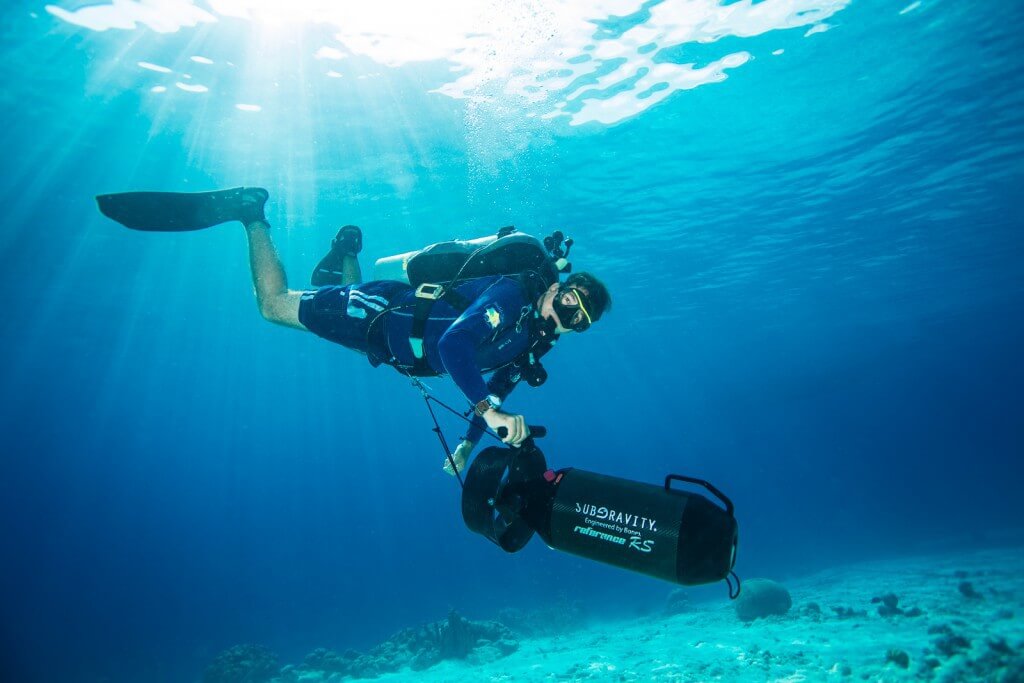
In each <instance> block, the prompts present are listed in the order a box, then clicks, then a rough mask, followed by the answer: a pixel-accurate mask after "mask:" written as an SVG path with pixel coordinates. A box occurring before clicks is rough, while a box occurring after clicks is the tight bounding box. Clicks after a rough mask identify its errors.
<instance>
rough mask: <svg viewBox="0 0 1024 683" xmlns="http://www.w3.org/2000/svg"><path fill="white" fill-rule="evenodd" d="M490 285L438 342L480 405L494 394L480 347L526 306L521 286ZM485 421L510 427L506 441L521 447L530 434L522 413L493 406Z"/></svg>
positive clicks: (448, 365)
mask: <svg viewBox="0 0 1024 683" xmlns="http://www.w3.org/2000/svg"><path fill="white" fill-rule="evenodd" d="M500 284H503V283H502V282H501V281H500V280H499V282H497V283H495V285H496V286H494V287H490V288H488V290H487V292H486V293H485V295H484V296H481V297H480V298H478V299H477V300H476V301H474V302H473V303H472V304H471V305H470V306H469V307H468V308H467V309H466V310H465V311H463V313H462V315H460V316H459V318H458V319H457V320H456V321H455V322H454V323H452V325H451V327H449V328H448V330H447V331H446V332H445V333H444V334H443V335H442V336H441V339H440V340H438V342H437V349H438V352H439V354H440V356H441V362H442V363H443V364H444V367H445V370H446V371H447V373H448V375H449V376H450V377H451V378H452V380H453V381H454V382H455V384H456V385H457V386H458V387H459V389H460V390H461V391H462V393H463V394H464V395H465V396H466V399H467V400H468V401H469V403H470V405H472V406H476V405H479V404H480V403H481V402H482V401H485V400H486V399H487V397H488V396H489V395H490V393H491V392H490V390H489V389H488V386H487V383H486V382H484V378H483V373H482V372H481V370H480V368H479V366H478V365H477V361H476V355H477V349H479V348H480V347H481V346H483V345H484V344H486V343H487V341H488V339H492V338H493V337H494V335H495V334H496V333H497V332H498V331H499V329H500V328H501V327H502V326H504V325H508V324H510V322H509V320H510V318H511V316H512V314H513V312H514V313H515V314H518V312H519V311H520V309H521V308H522V306H523V302H522V296H521V294H520V293H519V288H518V286H515V288H514V289H512V288H506V289H504V291H503V288H501V287H498V285H500ZM482 419H483V420H484V422H486V423H487V426H488V427H490V428H491V429H493V430H495V431H497V429H498V427H506V428H507V429H508V430H509V435H508V436H507V437H506V438H505V439H503V441H504V442H505V443H510V444H513V445H516V446H518V445H519V444H520V443H522V441H523V440H524V439H525V438H526V437H527V436H529V430H528V429H526V426H525V425H526V423H525V420H524V419H523V416H522V415H509V414H507V413H504V412H502V411H500V410H496V409H493V408H492V409H490V410H488V411H487V412H485V413H484V415H483V418H482Z"/></svg>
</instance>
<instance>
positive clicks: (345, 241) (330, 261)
mask: <svg viewBox="0 0 1024 683" xmlns="http://www.w3.org/2000/svg"><path fill="white" fill-rule="evenodd" d="M362 250H363V231H362V230H360V229H359V226H357V225H346V226H344V227H342V229H341V230H339V231H338V236H337V237H335V238H334V239H333V240H331V250H330V251H329V252H327V255H326V256H324V257H323V258H322V259H320V263H318V264H316V268H314V269H313V275H312V276H311V277H310V282H311V283H312V285H313V286H314V287H328V286H330V285H340V284H343V283H344V279H345V276H344V270H345V268H344V266H345V258H346V257H349V256H351V257H353V258H355V256H356V254H358V253H359V252H361V251H362Z"/></svg>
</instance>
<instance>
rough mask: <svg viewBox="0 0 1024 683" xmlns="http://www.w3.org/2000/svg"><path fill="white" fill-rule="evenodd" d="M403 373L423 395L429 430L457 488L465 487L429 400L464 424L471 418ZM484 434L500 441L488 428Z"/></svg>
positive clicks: (416, 379) (417, 380) (468, 422)
mask: <svg viewBox="0 0 1024 683" xmlns="http://www.w3.org/2000/svg"><path fill="white" fill-rule="evenodd" d="M403 374H405V376H406V377H408V378H409V379H410V380H412V383H413V384H414V385H415V386H416V388H417V389H419V390H420V394H421V395H422V396H423V402H424V403H425V404H426V406H427V412H429V413H430V419H431V420H433V422H434V428H433V429H432V430H431V431H432V432H434V433H435V434H437V439H438V441H440V442H441V448H442V449H443V450H444V457H446V458H447V459H448V464H449V465H451V466H452V471H453V472H455V477H456V479H458V480H459V488H465V487H466V484H465V482H463V481H462V472H460V471H459V468H458V467H456V466H455V457H454V455H453V454H452V450H451V449H450V448H449V447H448V440H447V439H445V438H444V432H443V431H441V423H440V422H438V421H437V414H436V413H435V412H434V407H433V406H432V405H430V404H431V402H433V403H436V404H437V405H439V406H441V407H442V408H444V409H445V410H447V411H448V412H449V413H451V414H452V415H455V416H456V417H458V418H459V419H460V420H462V421H463V422H465V423H466V424H469V425H472V424H473V421H472V420H471V419H469V418H468V417H466V414H465V413H462V412H460V411H458V410H456V409H455V408H452V407H451V406H450V405H448V404H447V403H445V402H444V401H442V400H440V399H438V398H435V397H434V396H432V395H431V394H430V392H429V391H427V387H426V385H424V384H423V382H421V381H420V380H419V379H418V378H416V377H414V376H412V375H410V374H409V373H408V372H405V371H403ZM484 434H486V435H487V436H490V437H491V438H493V439H497V440H498V441H501V437H499V436H498V435H497V434H495V433H494V432H492V431H491V430H490V429H489V428H485V429H484ZM501 442H502V443H504V441H501Z"/></svg>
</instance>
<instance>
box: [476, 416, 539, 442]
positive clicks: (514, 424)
mask: <svg viewBox="0 0 1024 683" xmlns="http://www.w3.org/2000/svg"><path fill="white" fill-rule="evenodd" d="M484 422H486V423H487V426H488V427H490V428H491V429H492V430H493V431H494V432H497V431H498V427H504V428H505V429H507V430H508V435H507V436H506V437H505V438H504V439H502V442H504V443H507V444H509V445H510V446H515V447H516V448H518V447H519V445H520V444H521V443H523V441H525V440H526V438H527V437H528V436H530V428H529V427H527V426H526V418H524V417H523V416H522V415H510V414H509V413H503V412H501V411H500V410H495V409H494V408H491V409H490V410H488V411H487V412H486V413H484Z"/></svg>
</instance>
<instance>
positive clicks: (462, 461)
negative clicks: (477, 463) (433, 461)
mask: <svg viewBox="0 0 1024 683" xmlns="http://www.w3.org/2000/svg"><path fill="white" fill-rule="evenodd" d="M452 460H454V461H455V466H456V467H458V468H459V473H460V474H461V473H462V472H464V471H465V469H466V456H464V455H462V454H461V453H453V454H452V457H451V458H445V459H444V471H445V472H447V473H448V474H450V475H451V476H453V477H454V476H455V470H454V469H452Z"/></svg>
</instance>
